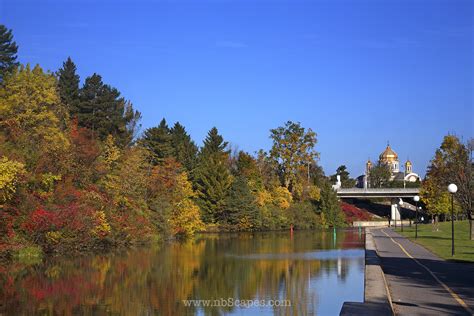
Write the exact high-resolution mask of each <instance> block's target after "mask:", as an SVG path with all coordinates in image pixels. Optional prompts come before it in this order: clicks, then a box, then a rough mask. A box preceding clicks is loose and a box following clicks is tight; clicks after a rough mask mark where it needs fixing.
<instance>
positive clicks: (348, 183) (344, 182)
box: [331, 165, 356, 188]
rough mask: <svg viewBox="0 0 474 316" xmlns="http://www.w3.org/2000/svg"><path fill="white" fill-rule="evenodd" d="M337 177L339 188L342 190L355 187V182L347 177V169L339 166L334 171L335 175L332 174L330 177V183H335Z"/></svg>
mask: <svg viewBox="0 0 474 316" xmlns="http://www.w3.org/2000/svg"><path fill="white" fill-rule="evenodd" d="M338 175H339V176H340V177H341V186H342V187H343V188H352V187H354V186H355V184H356V181H355V180H354V179H351V177H350V176H349V172H348V171H347V167H346V166H345V165H342V166H339V167H338V168H337V169H336V174H333V175H332V176H331V183H336V181H337V176H338Z"/></svg>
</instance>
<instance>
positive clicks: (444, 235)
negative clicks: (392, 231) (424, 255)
mask: <svg viewBox="0 0 474 316" xmlns="http://www.w3.org/2000/svg"><path fill="white" fill-rule="evenodd" d="M396 231H397V232H398V233H400V234H402V235H404V236H406V237H408V238H409V239H410V240H412V241H415V242H417V243H418V244H420V245H422V246H424V247H425V248H427V249H428V250H430V251H431V252H433V253H435V254H436V255H438V256H440V257H442V258H444V259H448V260H451V259H455V260H464V261H470V262H474V241H472V240H469V221H459V222H454V247H455V253H456V254H455V255H454V257H452V256H451V222H442V223H439V229H438V231H436V230H435V229H434V227H433V225H432V224H423V225H418V239H416V240H415V225H412V227H404V231H403V233H402V232H401V231H400V228H399V227H397V230H396Z"/></svg>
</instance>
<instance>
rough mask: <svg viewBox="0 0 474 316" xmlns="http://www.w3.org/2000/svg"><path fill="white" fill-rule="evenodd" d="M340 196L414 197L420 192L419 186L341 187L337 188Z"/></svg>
mask: <svg viewBox="0 0 474 316" xmlns="http://www.w3.org/2000/svg"><path fill="white" fill-rule="evenodd" d="M336 192H337V196H338V197H340V198H412V197H414V196H415V195H418V194H420V189H419V188H393V189H392V188H383V189H382V188H379V189H377V188H370V189H363V188H348V189H344V188H339V189H337V190H336Z"/></svg>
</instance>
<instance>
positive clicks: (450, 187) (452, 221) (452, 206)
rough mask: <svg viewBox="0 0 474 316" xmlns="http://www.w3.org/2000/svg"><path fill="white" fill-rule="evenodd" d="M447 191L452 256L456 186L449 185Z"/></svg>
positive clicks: (452, 251)
mask: <svg viewBox="0 0 474 316" xmlns="http://www.w3.org/2000/svg"><path fill="white" fill-rule="evenodd" d="M448 191H449V193H451V256H454V194H455V193H456V192H457V191H458V186H457V185H455V184H454V183H451V184H450V185H448Z"/></svg>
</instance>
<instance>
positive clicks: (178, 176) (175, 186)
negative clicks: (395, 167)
mask: <svg viewBox="0 0 474 316" xmlns="http://www.w3.org/2000/svg"><path fill="white" fill-rule="evenodd" d="M0 41H1V45H0V49H2V52H1V56H2V58H3V59H2V63H1V67H0V73H1V74H0V76H1V77H0V78H1V82H0V126H1V128H0V144H1V146H0V253H2V254H3V255H11V254H12V253H18V252H19V251H20V250H21V249H23V248H25V247H33V248H32V249H34V247H38V246H39V247H41V249H43V251H46V252H71V251H73V252H74V251H87V250H91V249H103V248H108V247H111V246H121V245H130V244H136V243H143V242H151V241H157V240H161V239H166V238H174V237H176V238H186V237H189V236H192V235H193V234H194V233H195V232H197V231H206V230H207V231H214V230H217V231H256V230H274V229H287V228H289V227H290V226H293V227H294V228H296V229H308V228H317V227H329V226H344V225H345V224H346V218H345V217H344V215H343V213H342V211H341V207H340V204H339V201H338V200H337V197H336V194H335V193H334V191H333V190H332V188H331V186H330V183H329V181H328V179H327V178H326V177H325V176H324V173H323V171H322V169H321V167H320V166H318V164H317V159H318V156H319V154H318V153H317V152H316V150H315V146H316V143H317V138H316V133H315V132H313V131H312V130H311V129H307V128H304V127H302V126H301V125H300V124H299V123H295V122H291V121H289V122H286V123H285V124H284V125H283V126H280V127H277V128H275V129H272V130H271V131H270V138H271V139H272V141H273V145H272V148H271V149H270V150H269V151H264V150H260V151H259V152H258V153H256V154H254V155H252V154H249V153H247V152H244V151H235V150H234V151H232V150H231V148H230V146H229V145H228V142H227V141H226V140H225V139H224V137H223V136H222V135H221V134H220V133H219V131H218V129H217V128H216V127H213V128H211V129H210V130H209V133H208V135H207V137H206V139H205V140H204V142H203V145H202V146H198V145H197V144H196V143H195V142H194V141H193V140H192V138H191V136H190V135H189V134H188V133H187V131H186V129H185V127H184V126H183V125H181V124H180V123H179V122H176V123H174V124H172V125H171V126H170V125H168V123H167V122H166V120H165V119H162V120H161V122H160V123H159V124H158V125H157V126H155V127H151V128H148V129H146V130H144V131H143V132H142V133H140V123H139V122H140V118H141V114H140V112H139V111H137V110H136V109H135V107H134V106H133V104H132V103H131V102H130V101H129V100H126V99H125V98H124V97H123V96H122V95H121V93H120V92H119V91H118V90H117V89H116V88H114V87H112V86H110V85H108V84H107V83H105V82H104V80H103V78H102V77H101V76H100V75H99V74H97V73H94V74H92V75H90V76H89V77H87V78H85V79H84V81H83V83H82V84H81V80H80V78H79V76H78V74H77V73H76V65H75V64H74V62H73V61H72V60H71V58H68V59H67V60H66V61H65V62H64V63H63V65H62V67H61V68H60V69H59V70H58V71H56V72H54V73H51V72H48V71H44V70H43V69H42V68H41V67H40V66H39V65H36V66H34V67H31V66H30V65H20V64H19V63H18V62H16V52H17V46H16V44H15V43H14V41H13V36H12V33H11V31H10V30H8V29H7V28H5V27H3V26H2V27H1V28H0Z"/></svg>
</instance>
